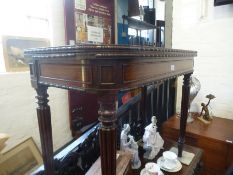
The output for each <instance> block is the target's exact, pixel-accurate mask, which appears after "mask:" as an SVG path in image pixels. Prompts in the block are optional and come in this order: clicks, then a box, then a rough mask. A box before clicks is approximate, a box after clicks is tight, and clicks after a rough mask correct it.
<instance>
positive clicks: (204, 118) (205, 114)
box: [198, 94, 215, 124]
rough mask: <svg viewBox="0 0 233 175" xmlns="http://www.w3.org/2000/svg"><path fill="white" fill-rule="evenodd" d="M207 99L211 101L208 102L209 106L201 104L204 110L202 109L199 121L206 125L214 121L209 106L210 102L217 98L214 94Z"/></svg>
mask: <svg viewBox="0 0 233 175" xmlns="http://www.w3.org/2000/svg"><path fill="white" fill-rule="evenodd" d="M206 98H208V99H209V101H208V103H207V104H205V103H201V106H202V109H201V113H200V115H199V117H198V119H199V120H201V121H202V122H204V123H206V124H209V123H210V121H211V120H212V119H213V116H211V115H210V113H209V109H208V106H209V104H210V100H212V99H214V98H215V96H214V95H212V94H209V95H207V96H206Z"/></svg>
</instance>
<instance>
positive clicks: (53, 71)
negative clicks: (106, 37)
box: [24, 45, 197, 91]
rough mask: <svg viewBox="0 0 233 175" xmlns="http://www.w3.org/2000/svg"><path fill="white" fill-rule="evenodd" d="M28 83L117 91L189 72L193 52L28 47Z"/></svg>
mask: <svg viewBox="0 0 233 175" xmlns="http://www.w3.org/2000/svg"><path fill="white" fill-rule="evenodd" d="M24 54H25V56H26V57H28V59H29V65H30V74H31V82H32V86H33V87H37V86H38V84H41V85H47V86H54V87H58V88H64V89H75V90H90V91H105V90H112V91H118V90H121V89H133V88H136V87H142V86H145V85H150V84H152V83H155V82H157V81H162V80H164V79H168V78H174V77H176V76H180V75H183V74H188V73H192V72H193V62H194V60H193V57H195V56H196V55H197V52H195V51H188V50H179V49H167V48H158V47H152V46H123V45H74V46H59V47H48V48H36V49H28V50H25V52H24Z"/></svg>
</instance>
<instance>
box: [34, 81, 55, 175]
mask: <svg viewBox="0 0 233 175" xmlns="http://www.w3.org/2000/svg"><path fill="white" fill-rule="evenodd" d="M36 91H37V96H36V98H37V99H38V102H37V103H38V107H37V118H38V125H39V131H40V140H41V148H42V156H43V161H44V168H45V174H46V175H53V140H52V127H51V114H50V107H49V105H48V101H49V100H48V94H47V87H46V86H38V87H37V89H36Z"/></svg>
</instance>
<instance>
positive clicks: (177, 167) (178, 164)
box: [157, 157, 182, 173]
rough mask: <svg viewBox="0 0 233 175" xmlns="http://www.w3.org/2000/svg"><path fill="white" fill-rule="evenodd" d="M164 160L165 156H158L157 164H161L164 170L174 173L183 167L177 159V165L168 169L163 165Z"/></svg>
mask: <svg viewBox="0 0 233 175" xmlns="http://www.w3.org/2000/svg"><path fill="white" fill-rule="evenodd" d="M163 162H164V158H163V157H160V158H158V160H157V164H158V165H159V167H160V168H161V169H162V170H164V171H167V172H172V173H174V172H178V171H180V170H181V168H182V164H181V163H180V161H179V160H177V165H176V167H175V168H173V169H167V168H165V167H164V166H163Z"/></svg>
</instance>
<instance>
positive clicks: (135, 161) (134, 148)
mask: <svg viewBox="0 0 233 175" xmlns="http://www.w3.org/2000/svg"><path fill="white" fill-rule="evenodd" d="M129 131H130V126H129V124H124V128H123V130H122V131H121V150H122V151H128V152H130V153H131V154H132V156H133V157H132V160H131V163H132V169H138V168H140V166H141V161H140V159H139V156H138V144H137V142H135V140H134V137H133V136H131V135H129ZM128 139H129V141H128Z"/></svg>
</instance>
